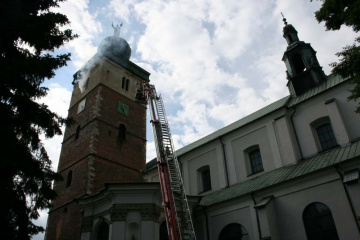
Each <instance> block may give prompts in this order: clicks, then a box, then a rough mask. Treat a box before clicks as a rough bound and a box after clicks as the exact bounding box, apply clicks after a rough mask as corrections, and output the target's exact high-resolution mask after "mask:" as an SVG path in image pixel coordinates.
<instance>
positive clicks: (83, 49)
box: [53, 0, 102, 68]
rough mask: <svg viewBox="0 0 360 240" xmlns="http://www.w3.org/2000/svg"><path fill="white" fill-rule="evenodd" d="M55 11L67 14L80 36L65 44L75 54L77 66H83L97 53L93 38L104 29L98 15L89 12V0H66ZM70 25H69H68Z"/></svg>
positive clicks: (72, 26)
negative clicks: (97, 19)
mask: <svg viewBox="0 0 360 240" xmlns="http://www.w3.org/2000/svg"><path fill="white" fill-rule="evenodd" d="M59 5H60V8H55V9H54V10H53V11H55V12H60V13H62V14H65V15H66V16H67V17H68V19H69V20H70V28H71V29H72V30H73V32H74V33H76V34H78V35H79V37H78V38H76V39H74V40H72V41H70V42H69V43H67V44H66V45H65V47H66V48H68V49H69V50H70V51H71V52H72V53H73V54H72V59H73V64H74V65H75V67H77V68H80V67H82V66H83V65H84V64H85V63H86V62H87V61H88V60H89V59H90V58H91V57H92V56H93V55H94V54H95V53H96V50H97V46H95V45H94V44H93V42H92V40H93V39H94V38H95V37H96V36H97V35H98V34H99V33H100V32H101V31H102V28H101V23H100V22H98V21H96V19H95V18H96V15H95V14H91V13H90V12H89V0H77V1H65V2H62V3H60V4H59ZM66 27H69V26H66Z"/></svg>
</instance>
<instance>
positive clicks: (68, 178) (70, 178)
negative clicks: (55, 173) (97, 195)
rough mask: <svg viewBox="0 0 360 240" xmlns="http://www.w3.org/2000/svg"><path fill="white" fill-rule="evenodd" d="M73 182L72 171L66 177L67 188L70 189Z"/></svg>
mask: <svg viewBox="0 0 360 240" xmlns="http://www.w3.org/2000/svg"><path fill="white" fill-rule="evenodd" d="M71 182H72V170H70V171H69V172H68V174H67V177H66V187H70V185H71Z"/></svg>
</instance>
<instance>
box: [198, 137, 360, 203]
mask: <svg viewBox="0 0 360 240" xmlns="http://www.w3.org/2000/svg"><path fill="white" fill-rule="evenodd" d="M359 157H360V140H359V139H358V140H357V141H356V142H353V143H351V144H349V145H346V146H343V147H337V148H333V149H331V150H328V151H326V152H322V153H319V154H317V155H316V156H312V157H309V158H307V159H304V160H302V161H299V162H297V163H296V164H293V165H288V166H284V167H281V168H277V169H275V170H273V171H270V172H267V173H264V174H262V175H260V176H259V177H256V178H253V179H250V180H247V181H244V182H241V183H238V184H234V185H232V186H230V187H228V188H224V189H221V190H219V191H216V192H213V193H210V194H208V195H205V196H204V197H202V199H201V201H200V205H203V206H209V205H214V204H216V203H220V202H223V201H228V200H231V199H234V198H238V197H241V196H245V195H247V194H250V193H252V192H256V191H258V190H261V189H265V188H268V187H272V186H274V185H278V184H280V183H286V182H289V181H291V180H294V179H297V178H298V177H302V176H305V175H308V174H311V173H313V172H315V171H319V170H322V169H325V168H329V167H333V166H335V165H337V164H339V163H342V162H344V161H348V160H352V159H355V158H359Z"/></svg>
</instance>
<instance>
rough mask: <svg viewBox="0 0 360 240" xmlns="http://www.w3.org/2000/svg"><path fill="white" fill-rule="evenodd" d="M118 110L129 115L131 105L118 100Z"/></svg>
mask: <svg viewBox="0 0 360 240" xmlns="http://www.w3.org/2000/svg"><path fill="white" fill-rule="evenodd" d="M118 112H120V113H121V114H122V115H124V116H129V105H126V104H125V103H122V102H120V101H119V102H118Z"/></svg>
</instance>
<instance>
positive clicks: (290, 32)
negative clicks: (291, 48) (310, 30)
mask: <svg viewBox="0 0 360 240" xmlns="http://www.w3.org/2000/svg"><path fill="white" fill-rule="evenodd" d="M281 15H282V17H283V21H284V24H285V26H284V28H283V32H284V35H283V37H284V38H285V39H286V41H287V43H288V45H291V44H292V43H294V42H297V41H299V38H298V35H297V31H296V29H295V28H294V26H293V25H291V24H288V23H287V21H286V18H285V17H284V15H283V14H282V13H281Z"/></svg>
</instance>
